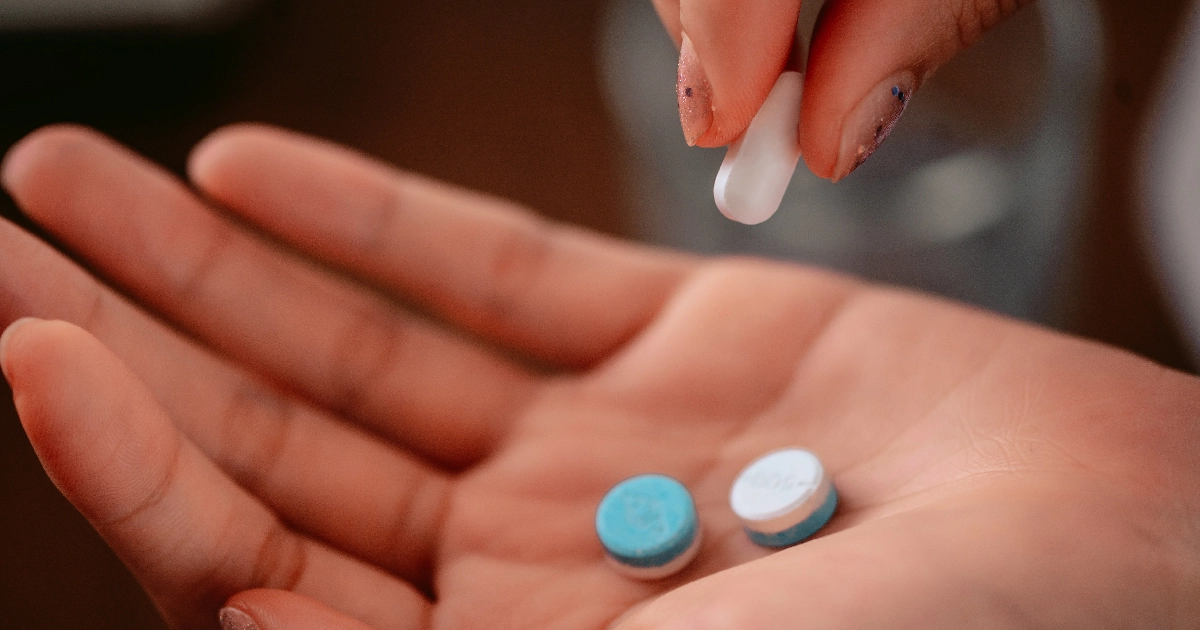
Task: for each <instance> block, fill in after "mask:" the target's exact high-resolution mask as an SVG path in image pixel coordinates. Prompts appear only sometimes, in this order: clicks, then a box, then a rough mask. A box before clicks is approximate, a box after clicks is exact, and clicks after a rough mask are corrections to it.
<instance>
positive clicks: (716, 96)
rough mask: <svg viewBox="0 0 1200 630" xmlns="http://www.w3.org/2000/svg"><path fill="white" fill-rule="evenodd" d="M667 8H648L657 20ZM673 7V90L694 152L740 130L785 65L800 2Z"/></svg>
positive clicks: (730, 1) (689, 2)
mask: <svg viewBox="0 0 1200 630" xmlns="http://www.w3.org/2000/svg"><path fill="white" fill-rule="evenodd" d="M669 4H670V3H667V2H664V3H662V6H659V5H658V4H657V3H656V7H657V8H658V10H659V14H660V15H664V14H667V13H669V11H670V6H669ZM674 4H677V6H678V18H677V19H678V22H679V25H680V28H681V29H682V32H681V34H680V35H679V37H678V41H679V42H680V47H681V48H680V52H679V75H678V83H677V85H676V88H677V90H678V97H679V113H680V122H681V123H682V125H683V131H684V138H685V139H686V140H687V142H688V144H690V145H699V146H702V147H719V146H722V145H726V144H729V143H730V142H732V141H733V140H734V139H736V138H737V137H738V136H740V135H741V134H742V132H744V131H745V130H746V127H747V126H748V125H749V124H750V120H751V119H752V118H753V117H754V115H755V114H756V113H757V112H758V108H759V107H761V106H762V104H763V101H764V100H766V98H767V94H768V93H769V92H770V91H771V87H772V86H774V85H775V81H776V79H778V78H779V74H780V73H781V72H783V69H784V67H785V66H786V64H787V62H788V57H789V56H790V54H791V52H792V47H793V42H794V41H795V39H796V21H797V19H798V18H799V15H800V0H759V1H756V2H743V1H741V0H678V2H675V3H674ZM667 20H668V18H666V17H664V18H663V21H664V23H667ZM672 26H673V25H672V24H668V29H671V28H672Z"/></svg>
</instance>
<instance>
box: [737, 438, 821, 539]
mask: <svg viewBox="0 0 1200 630" xmlns="http://www.w3.org/2000/svg"><path fill="white" fill-rule="evenodd" d="M837 501H838V498H837V490H836V489H835V488H834V487H833V483H831V482H830V480H829V477H828V475H826V474H825V468H824V466H822V465H821V460H819V459H817V456H816V455H813V454H812V453H810V452H809V451H806V450H804V449H799V448H786V449H782V450H778V451H774V452H771V453H767V454H766V455H763V456H762V457H760V458H758V459H756V460H754V461H753V462H751V463H750V465H749V466H746V468H744V469H743V470H742V472H741V473H740V474H738V476H737V479H736V480H735V481H734V482H733V487H732V488H731V489H730V491H729V505H730V507H731V508H733V513H734V514H736V515H737V517H738V518H739V519H741V521H742V526H743V528H744V529H745V530H746V534H747V535H748V536H749V537H750V539H751V540H753V541H754V542H755V543H757V544H759V545H762V546H764V547H788V546H791V545H794V544H796V543H798V542H801V541H803V540H804V539H806V538H808V537H809V536H812V535H813V534H815V533H817V530H819V529H821V528H822V527H824V526H825V523H827V522H829V519H830V518H832V517H833V513H834V511H835V510H836V509H837Z"/></svg>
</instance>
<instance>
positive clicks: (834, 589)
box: [617, 479, 1170, 630]
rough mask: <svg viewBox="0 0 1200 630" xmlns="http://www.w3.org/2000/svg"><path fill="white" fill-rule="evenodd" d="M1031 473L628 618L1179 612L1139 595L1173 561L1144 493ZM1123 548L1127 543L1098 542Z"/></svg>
mask: <svg viewBox="0 0 1200 630" xmlns="http://www.w3.org/2000/svg"><path fill="white" fill-rule="evenodd" d="M1028 482H1029V480H1028V479H1021V480H1019V481H1018V482H1017V483H1015V484H1014V483H1013V482H1011V481H1010V482H1005V483H995V484H992V485H991V486H983V485H977V486H976V487H975V488H973V489H972V492H971V493H970V494H971V495H973V496H968V495H967V494H962V495H959V496H958V497H957V498H954V499H951V500H947V501H944V502H941V503H939V504H937V505H927V506H925V507H923V508H922V509H920V510H913V511H910V512H904V513H900V514H896V515H893V516H889V517H887V518H883V519H878V520H874V521H871V522H868V523H866V524H863V525H859V526H856V527H854V528H851V529H847V530H843V531H841V532H838V533H836V534H832V535H829V536H825V537H823V538H819V539H816V540H812V541H810V542H806V543H803V544H801V545H798V546H796V547H792V548H790V549H787V550H784V551H780V552H778V553H775V554H772V555H770V556H767V557H765V558H763V559H760V560H755V561H753V562H750V563H747V564H743V565H740V566H737V567H734V568H732V569H730V570H727V571H723V572H720V573H717V574H714V575H712V576H710V577H707V578H704V579H701V580H698V581H696V582H693V583H691V584H688V585H686V586H684V587H682V588H680V589H677V590H675V591H672V592H669V593H667V594H665V595H663V596H662V597H660V598H658V599H657V600H655V601H653V602H652V603H650V604H648V605H647V606H646V607H645V608H644V609H642V610H641V611H639V612H637V613H635V614H634V615H632V616H631V618H630V619H629V620H628V621H626V622H623V623H622V624H620V625H619V626H618V628H617V630H661V629H663V628H672V629H674V628H687V629H690V630H706V629H709V628H721V629H723V630H751V629H753V628H779V629H780V630H788V629H792V628H794V629H797V630H799V629H801V628H803V629H805V630H808V629H814V630H834V629H844V630H851V629H857V628H888V629H895V630H905V629H912V630H917V629H921V630H929V629H934V628H947V629H949V628H964V627H971V628H1014V627H1037V626H1046V627H1065V626H1067V625H1079V626H1080V627H1132V626H1137V625H1141V624H1145V625H1146V626H1147V627H1158V626H1160V625H1164V624H1165V625H1170V620H1169V619H1167V618H1166V613H1165V612H1164V611H1165V610H1167V609H1169V608H1170V607H1169V606H1167V607H1163V608H1160V609H1157V610H1156V609H1154V608H1153V607H1150V606H1143V604H1145V603H1146V602H1145V601H1144V600H1143V601H1139V599H1141V598H1138V597H1134V596H1132V595H1133V593H1134V592H1135V591H1136V590H1137V588H1141V587H1133V586H1132V585H1133V584H1142V585H1144V584H1153V583H1156V581H1157V579H1158V578H1157V577H1156V576H1157V575H1158V572H1159V571H1161V570H1162V569H1161V567H1158V566H1156V564H1157V561H1155V560H1150V561H1147V560H1146V558H1147V557H1148V556H1153V555H1154V552H1152V551H1150V549H1149V548H1148V547H1149V546H1151V544H1152V543H1149V542H1148V541H1146V540H1145V537H1144V535H1141V534H1135V533H1134V532H1133V529H1132V528H1129V527H1128V526H1127V525H1126V523H1128V521H1125V520H1123V517H1122V516H1121V510H1124V509H1130V506H1124V507H1121V506H1115V505H1113V504H1112V501H1111V500H1110V498H1109V497H1101V496H1099V495H1100V494H1101V492H1097V491H1096V488H1095V487H1094V486H1092V487H1090V488H1089V487H1087V485H1086V484H1084V485H1083V486H1082V487H1081V485H1080V484H1077V483H1074V482H1068V483H1065V484H1063V483H1050V484H1043V485H1042V487H1040V488H1037V489H1036V490H1035V491H1034V492H1030V484H1029V483H1028ZM1035 487H1036V485H1035ZM1081 504H1083V505H1088V506H1089V508H1085V509H1083V510H1080V509H1078V508H1079V506H1080V505H1081ZM1097 506H1101V507H1100V509H1101V511H1099V512H1097V511H1093V510H1092V509H1090V508H1094V507H1097ZM1093 515H1094V516H1093ZM1096 517H1098V520H1097V518H1096ZM835 518H836V517H835ZM1123 529H1129V531H1122V530H1123ZM1130 535H1132V536H1133V538H1139V537H1140V538H1142V540H1141V542H1139V543H1134V544H1133V547H1135V548H1136V549H1132V550H1130V549H1129V548H1128V546H1127V544H1126V541H1125V537H1126V536H1130ZM1112 549H1120V550H1122V551H1120V552H1115V553H1109V552H1108V551H1105V552H1103V553H1098V551H1099V550H1112ZM1126 551H1128V553H1126ZM780 585H786V587H784V588H781V586H780ZM1088 615H1090V618H1088ZM1068 619H1070V620H1071V621H1070V622H1068V621H1066V620H1068ZM1081 620H1082V621H1083V622H1082V623H1080V621H1081Z"/></svg>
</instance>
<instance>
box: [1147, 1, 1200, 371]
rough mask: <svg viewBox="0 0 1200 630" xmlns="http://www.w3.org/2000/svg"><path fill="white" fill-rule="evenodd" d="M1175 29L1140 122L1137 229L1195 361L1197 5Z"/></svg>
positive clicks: (1198, 342)
mask: <svg viewBox="0 0 1200 630" xmlns="http://www.w3.org/2000/svg"><path fill="white" fill-rule="evenodd" d="M1180 22H1181V23H1180V27H1181V30H1180V38H1179V41H1178V42H1177V44H1176V49H1175V58H1174V59H1173V60H1172V62H1171V63H1169V64H1168V65H1167V68H1166V70H1167V71H1166V72H1165V73H1164V74H1163V76H1162V77H1161V78H1160V79H1159V85H1160V89H1161V92H1160V94H1159V96H1158V101H1157V103H1156V106H1155V107H1152V108H1151V113H1150V116H1149V117H1148V118H1147V120H1146V122H1147V123H1148V125H1149V131H1150V133H1148V134H1146V138H1147V139H1148V142H1147V143H1146V145H1145V146H1144V147H1143V155H1142V160H1141V165H1142V169H1143V170H1142V178H1141V181H1142V193H1143V200H1144V202H1145V206H1144V212H1143V214H1142V225H1143V227H1144V229H1145V237H1146V239H1147V240H1148V245H1149V249H1150V250H1151V252H1152V254H1153V256H1154V259H1155V262H1156V263H1157V266H1158V271H1159V274H1160V275H1161V276H1162V280H1163V284H1164V285H1165V286H1164V289H1165V291H1166V293H1167V297H1168V298H1169V302H1170V304H1171V307H1172V309H1173V311H1174V314H1175V317H1176V320H1177V321H1178V322H1179V323H1180V324H1181V327H1182V329H1183V333H1184V335H1185V337H1186V339H1187V342H1188V345H1189V349H1190V350H1191V353H1192V358H1193V359H1195V360H1197V361H1200V4H1196V3H1193V5H1192V7H1191V10H1190V12H1188V13H1187V14H1186V18H1185V19H1183V20H1181V21H1180Z"/></svg>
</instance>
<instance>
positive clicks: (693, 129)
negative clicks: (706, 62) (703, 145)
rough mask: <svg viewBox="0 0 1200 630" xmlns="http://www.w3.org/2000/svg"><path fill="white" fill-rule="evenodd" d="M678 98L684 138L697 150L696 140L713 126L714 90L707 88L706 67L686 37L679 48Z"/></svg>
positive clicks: (676, 91) (676, 82)
mask: <svg viewBox="0 0 1200 630" xmlns="http://www.w3.org/2000/svg"><path fill="white" fill-rule="evenodd" d="M675 96H676V97H677V98H678V99H679V123H680V125H682V126H683V138H684V140H686V141H687V143H688V146H689V147H691V146H695V145H696V140H697V139H699V138H700V136H702V135H704V132H706V131H708V128H709V127H711V126H712V121H713V111H712V86H710V85H709V84H708V76H707V75H706V74H704V67H703V66H701V65H700V59H699V58H698V57H696V50H695V49H694V48H692V40H690V39H688V36H687V34H686V33H685V34H684V35H683V44H682V45H681V46H680V47H679V72H678V74H677V75H676V78H675Z"/></svg>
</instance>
